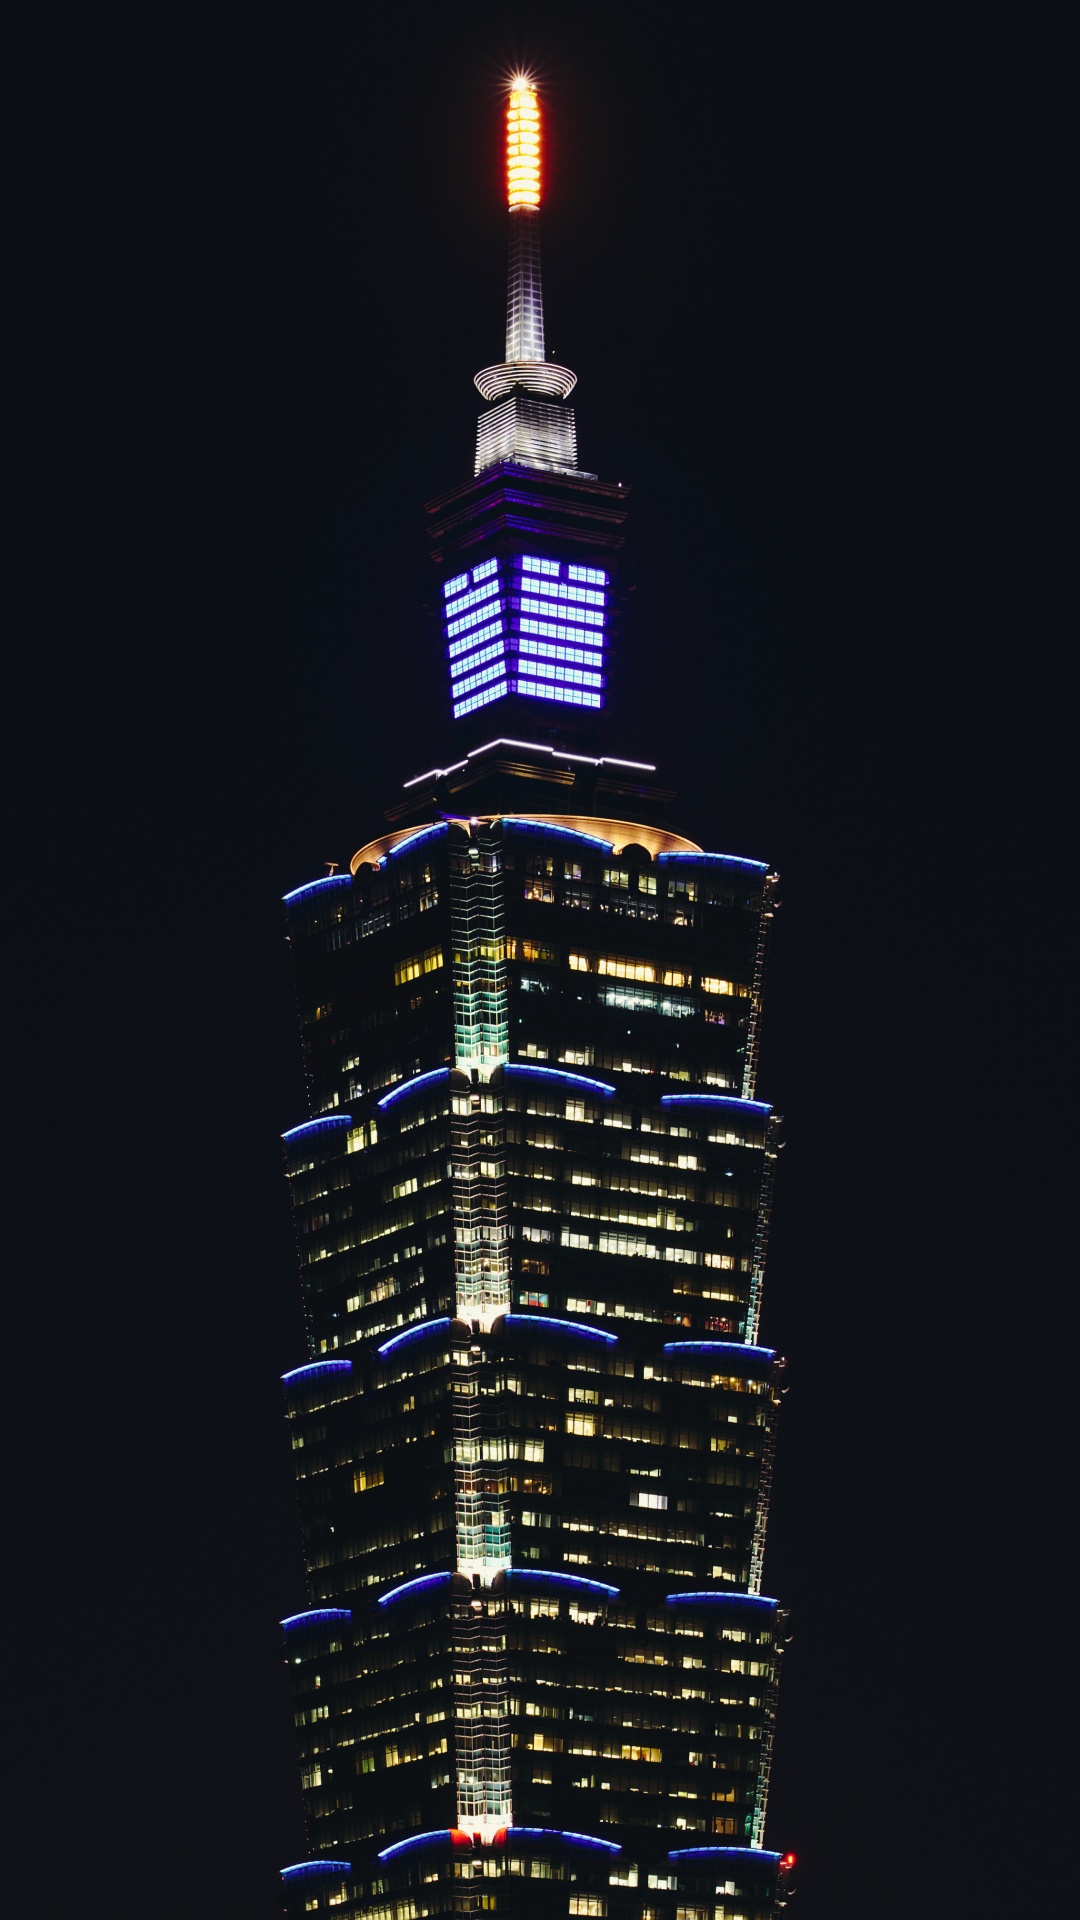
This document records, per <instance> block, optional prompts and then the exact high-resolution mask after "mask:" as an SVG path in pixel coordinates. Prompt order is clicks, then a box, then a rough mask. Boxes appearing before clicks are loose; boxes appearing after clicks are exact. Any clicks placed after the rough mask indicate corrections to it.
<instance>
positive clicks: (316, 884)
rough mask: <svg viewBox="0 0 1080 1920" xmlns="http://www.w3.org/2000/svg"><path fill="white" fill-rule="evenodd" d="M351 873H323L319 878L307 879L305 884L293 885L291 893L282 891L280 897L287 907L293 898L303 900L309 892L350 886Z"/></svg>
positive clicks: (321, 891) (322, 891) (290, 904)
mask: <svg viewBox="0 0 1080 1920" xmlns="http://www.w3.org/2000/svg"><path fill="white" fill-rule="evenodd" d="M351 886H352V874H351V873H325V874H324V875H323V877H322V879H321V880H309V881H308V882H307V884H306V886H303V887H294V888H293V890H292V892H291V893H283V894H282V896H281V897H282V899H283V901H284V903H285V905H286V906H287V907H291V906H292V904H293V901H294V900H303V898H304V897H305V895H306V894H309V893H326V892H327V891H328V890H329V889H330V888H332V887H351Z"/></svg>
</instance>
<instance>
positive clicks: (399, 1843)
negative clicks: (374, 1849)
mask: <svg viewBox="0 0 1080 1920" xmlns="http://www.w3.org/2000/svg"><path fill="white" fill-rule="evenodd" d="M458 1831H459V1829H458V1828H457V1827H436V1828H435V1829H434V1830H433V1831H432V1832H431V1833H414V1834H413V1836H412V1838H411V1839H410V1840H395V1841H394V1844H393V1846H392V1847H383V1849H382V1851H381V1853H380V1854H379V1859H380V1860H393V1859H395V1858H396V1856H397V1855H398V1854H399V1853H408V1852H409V1851H410V1849H411V1848H412V1847H430V1846H433V1845H435V1844H436V1843H437V1842H438V1841H440V1840H442V1841H446V1840H453V1838H454V1836H455V1834H457V1833H458ZM461 1837H462V1839H463V1840H467V1839H468V1837H469V1836H468V1834H462V1836H461Z"/></svg>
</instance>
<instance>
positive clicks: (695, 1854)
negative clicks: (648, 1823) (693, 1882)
mask: <svg viewBox="0 0 1080 1920" xmlns="http://www.w3.org/2000/svg"><path fill="white" fill-rule="evenodd" d="M780 1858H781V1856H780V1854H778V1853H771V1852H770V1851H769V1849H768V1847H676V1848H675V1850H674V1852H672V1853H669V1854H668V1859H669V1860H745V1861H746V1863H747V1865H749V1863H750V1861H751V1860H771V1861H772V1862H773V1863H774V1865H775V1864H776V1863H777V1862H778V1861H779V1860H780Z"/></svg>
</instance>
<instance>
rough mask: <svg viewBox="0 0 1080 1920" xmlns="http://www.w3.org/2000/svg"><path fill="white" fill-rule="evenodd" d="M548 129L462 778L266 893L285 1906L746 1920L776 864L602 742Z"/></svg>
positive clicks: (600, 617) (462, 643)
mask: <svg viewBox="0 0 1080 1920" xmlns="http://www.w3.org/2000/svg"><path fill="white" fill-rule="evenodd" d="M540 139H541V128H540V110H539V105H538V102H537V99H536V94H535V90H534V89H533V87H532V86H531V84H530V83H529V82H527V81H515V82H514V84H513V86H512V88H511V91H510V95H509V101H508V107H507V143H508V183H509V200H510V227H511V238H510V273H509V297H508V309H507V334H506V358H505V361H503V362H501V363H499V364H498V365H497V366H493V367H487V368H485V369H484V370H483V372H482V373H480V374H478V375H477V377H476V384H477V387H478V388H479V390H480V392H481V395H482V396H483V399H484V402H485V405H484V408H483V410H482V411H481V414H480V418H479V423H478V429H477V440H476V455H475V470H474V474H473V477H472V479H471V480H469V481H468V482H466V483H465V484H464V485H462V486H460V487H458V488H457V489H455V490H454V491H453V492H451V493H449V494H446V495H444V496H443V497H442V498H441V499H439V500H436V501H434V502H433V503H432V505H431V507H430V508H429V522H430V533H431V547H432V555H433V562H434V565H435V567H436V569H437V572H438V581H439V604H440V607H441V609H442V624H443V639H444V650H445V657H446V666H447V673H448V686H449V693H450V706H451V718H450V720H449V722H448V734H449V743H450V744H449V750H448V753H447V762H448V764H447V766H446V767H440V768H435V769H432V770H431V771H430V772H428V773H427V774H424V775H421V776H419V777H416V778H414V779H411V780H410V781H409V782H408V783H407V785H406V787H405V788H404V789H403V792H402V795H401V797H400V799H399V801H398V802H397V803H396V804H395V806H394V807H393V808H391V809H390V810H389V812H388V814H387V821H388V822H389V827H388V830H387V831H384V832H383V833H382V834H381V835H380V836H379V837H378V838H376V839H374V840H372V841H371V842H369V844H367V845H366V846H364V847H363V848H361V850H360V851H359V852H358V853H357V854H356V856H355V858H354V859H353V861H352V863H351V870H350V872H349V873H347V874H339V873H334V874H331V875H330V876H328V877H327V878H324V879H321V880H315V881H313V882H311V884H310V885H307V886H303V887H299V888H298V889H297V890H296V891H295V892H293V893H290V894H289V895H288V896H287V898H286V902H285V905H286V911H287V916H288V933H289V940H290V943H291V947H292V952H293V956H294V961H295V974H296V983H297V993H298V1000H299V1009H300V1019H301V1027H302V1033H303V1045H304V1057H305V1063H306V1070H307V1078H308V1091H309V1099H310V1110H311V1113H312V1115H313V1116H314V1117H313V1118H312V1119H310V1120H308V1121H306V1122H303V1123H302V1124H300V1125H297V1126H295V1127H292V1128H291V1129H290V1130H289V1131H288V1132H287V1133H286V1135H285V1136H284V1147H285V1155H286V1162H287V1171H288V1176H289V1181H290V1185H291V1191H292V1197H293V1203H294V1208H295V1219H296V1228H297V1240H298V1245H299V1249H300V1261H301V1272H302V1278H303V1288H304V1301H305V1309H306V1315H307V1328H308V1339H309V1354H310V1357H309V1359H308V1361H307V1362H306V1363H305V1364H302V1365H298V1366H296V1367H295V1368H294V1369H292V1370H291V1371H290V1372H288V1373H287V1374H286V1375H285V1377H284V1391H285V1399H286V1409H287V1415H288V1421H289V1428H290V1434H291V1440H292V1448H293V1460H294V1463H295V1468H296V1481H297V1489H298V1494H299V1505H300V1515H301V1523H302V1528H303V1539H304V1551H305V1556H306V1564H307V1570H308V1581H309V1589H310V1592H309V1607H308V1609H307V1610H306V1611H305V1612H303V1613H301V1614H298V1615H296V1616H294V1617H292V1618H290V1619H288V1620H286V1621H284V1622H283V1633H284V1647H285V1657H286V1660H287V1663H288V1671H289V1676H290V1680H291V1684H292V1689H293V1696H294V1706H295V1717H296V1728H297V1740H298V1745H299V1750H300V1764H301V1776H302V1782H303V1795H304V1804H305V1811H306V1819H307V1831H308V1841H309V1856H310V1857H309V1858H308V1859H306V1860H304V1861H302V1862H298V1863H296V1864H294V1865H291V1866H288V1867H286V1868H284V1869H283V1871H282V1888H283V1899H284V1911H285V1912H286V1913H287V1914H288V1915H289V1916H301V1915H306V1914H309V1913H322V1912H323V1911H326V1912H327V1913H329V1912H330V1911H331V1910H333V1912H334V1913H336V1914H339V1915H341V1916H342V1920H419V1917H420V1916H424V1915H439V1914H477V1915H479V1914H488V1913H494V1914H502V1915H504V1916H508V1915H512V1916H530V1915H537V1916H540V1915H556V1914H558V1915H565V1914H571V1915H574V1914H598V1915H610V1916H612V1920H631V1917H632V1920H715V1917H716V1916H723V1920H765V1917H766V1916H769V1915H772V1914H773V1913H775V1912H776V1911H777V1910H778V1908H779V1907H780V1906H782V1905H783V1904H784V1903H785V1899H786V1895H787V1893H789V1892H790V1890H791V1879H790V1867H791V1857H790V1856H787V1855H785V1856H781V1855H779V1854H778V1853H776V1852H774V1851H770V1850H768V1849H767V1848H765V1846H764V1821H765V1804H766V1796H767V1791H768V1782H769V1763H770V1755H771V1750H772V1737H773V1723H774V1714H775V1700H776V1685H777V1667H778V1660H779V1654H780V1650H781V1647H782V1645H783V1639H784V1617H783V1614H782V1612H781V1610H780V1609H779V1608H778V1604H777V1602H776V1600H774V1599H771V1598H769V1597H767V1596H765V1595H763V1594H762V1593H761V1591H760V1587H761V1571H762V1554H763V1548H764V1539H765V1524H766V1518H767V1512H768V1500H769V1485H770V1477H771V1472H772V1457H773V1445H774V1438H775V1431H776V1415H777V1409H778V1406H779V1399H780V1386H779V1382H780V1374H781V1367H782V1362H781V1361H780V1359H779V1358H778V1356H777V1354H776V1353H774V1352H773V1351H772V1350H771V1349H769V1348H767V1347H763V1346H761V1345H760V1344H759V1343H758V1320H759V1314H760V1306H761V1289H762V1283H763V1277H764V1264H765V1249H766V1238H767V1232H768V1221H769V1205H770V1197H771V1189H772V1176H773V1168H774V1165H775V1160H776V1153H777V1119H776V1116H775V1115H774V1113H773V1110H772V1108H771V1106H770V1105H769V1104H768V1103H767V1102H766V1101H763V1100H761V1099H759V1098H758V1097H757V1094H758V1089H757V1084H756V1063H757V1047H758V1038H759V1020H760V1012H761V1006H762V988H763V976H764V966H765V954H766V945H767V936H768V931H769V926H770V922H771V918H772V911H773V909H772V890H773V886H774V882H775V876H774V875H772V874H771V873H770V872H769V869H768V867H767V865H766V863H765V862H763V861H760V860H755V859H744V858H741V857H737V856H735V855H731V854H726V853H717V852H712V851H707V850H705V849H703V848H701V847H699V846H698V845H697V844H696V843H695V842H694V841H693V840H691V839H688V838H686V837H685V836H684V835H683V834H681V833H678V832H675V831H673V830H672V828H671V827H670V826H669V825H668V824H666V822H667V813H668V806H669V803H670V800H671V798H672V796H671V795H670V794H668V793H665V792H664V791H663V790H662V789H661V788H660V787H659V786H658V785H657V782H656V779H655V769H654V768H652V767H650V766H646V765H643V764H642V763H639V762H633V761H628V760H625V759H622V758H619V757H617V756H615V755H611V754H608V753H607V752H606V751H605V748H606V745H607V739H606V736H605V733H604V728H605V727H606V725H607V724H608V722H609V718H610V716H609V714H608V711H607V708H608V696H609V670H610V661H611V653H612V649H613V647H614V645H615V644H616V642H617V616H618V608H619V556H620V548H621V542H622V536H623V526H624V522H625V519H626V513H627V506H628V493H627V489H626V488H624V487H623V486H621V485H613V484H610V483H607V482H602V481H600V480H599V479H598V478H597V477H596V476H595V475H594V474H589V473H586V472H584V471H583V470H582V469H580V468H579V467H578V464H577V459H578V455H577V435H576V426H575V421H574V414H573V410H572V409H571V407H570V406H569V405H568V398H569V394H570V392H571V391H572V389H573V386H574V375H573V374H572V373H570V372H569V370H568V369H566V368H563V367H558V366H555V365H554V364H553V363H552V362H551V361H549V360H547V358H546V356H545V349H544V331H543V305H542V297H541V282H540V250H539V227H538V222H539V197H540Z"/></svg>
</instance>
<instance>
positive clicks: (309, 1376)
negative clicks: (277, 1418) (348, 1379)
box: [281, 1360, 352, 1387]
mask: <svg viewBox="0 0 1080 1920" xmlns="http://www.w3.org/2000/svg"><path fill="white" fill-rule="evenodd" d="M351 1372H352V1361H351V1360H309V1361H308V1363H307V1366H306V1367H294V1368H293V1369H292V1372H291V1373H283V1374H282V1376H281V1383H282V1385H283V1386H285V1387H291V1386H292V1385H293V1384H294V1382H295V1381H297V1380H324V1379H328V1378H329V1376H330V1375H331V1374H332V1373H351Z"/></svg>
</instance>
